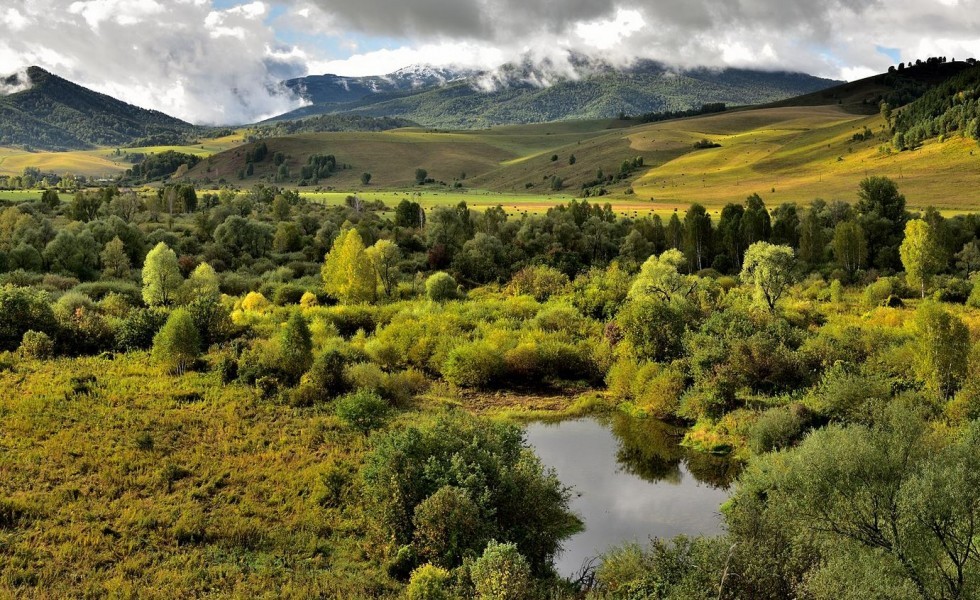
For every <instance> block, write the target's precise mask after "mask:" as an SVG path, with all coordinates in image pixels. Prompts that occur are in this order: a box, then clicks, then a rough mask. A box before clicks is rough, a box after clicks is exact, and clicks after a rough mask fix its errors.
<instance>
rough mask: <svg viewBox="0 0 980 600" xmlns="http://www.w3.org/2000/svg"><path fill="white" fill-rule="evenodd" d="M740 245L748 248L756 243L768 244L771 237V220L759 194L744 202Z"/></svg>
mask: <svg viewBox="0 0 980 600" xmlns="http://www.w3.org/2000/svg"><path fill="white" fill-rule="evenodd" d="M741 228H742V243H743V244H745V246H744V247H745V248H748V247H749V246H751V245H752V244H754V243H756V242H768V241H769V238H770V237H772V219H771V217H770V216H769V210H768V209H767V208H766V203H765V202H764V201H763V200H762V197H761V196H759V194H752V195H751V196H749V197H748V198H746V200H745V214H744V215H742V219H741Z"/></svg>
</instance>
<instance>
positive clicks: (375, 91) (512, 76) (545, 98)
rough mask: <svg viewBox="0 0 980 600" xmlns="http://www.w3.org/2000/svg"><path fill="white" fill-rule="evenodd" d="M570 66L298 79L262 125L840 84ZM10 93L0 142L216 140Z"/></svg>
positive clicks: (673, 103)
mask: <svg viewBox="0 0 980 600" xmlns="http://www.w3.org/2000/svg"><path fill="white" fill-rule="evenodd" d="M571 65H572V67H571V69H569V68H567V67H565V68H557V67H555V66H554V65H551V64H549V63H543V64H542V63H530V62H525V63H520V64H512V65H509V66H506V67H503V68H501V69H498V70H496V71H473V70H464V69H449V68H435V67H430V66H413V67H408V68H405V69H401V70H398V71H395V72H394V73H391V74H389V75H386V76H375V77H342V76H337V75H316V76H308V77H303V78H299V79H292V80H289V81H287V82H285V85H286V87H287V88H288V89H290V90H291V91H292V93H294V94H296V95H298V96H300V97H302V98H304V99H305V100H307V102H308V103H309V104H308V105H307V106H304V107H303V108H300V109H298V110H294V111H292V112H288V113H286V114H283V115H280V116H278V117H276V118H274V119H270V120H268V121H266V122H263V123H261V124H259V125H260V128H259V131H262V129H263V127H261V126H263V125H264V126H269V125H275V126H276V128H275V130H276V131H280V130H282V127H281V126H279V125H280V124H282V123H284V122H289V121H296V120H301V119H308V118H309V117H317V118H318V121H316V122H313V121H310V122H308V123H299V124H293V125H290V126H289V127H288V128H287V129H286V130H287V131H294V132H296V131H304V130H305V129H311V131H322V130H368V131H371V130H381V129H390V128H391V127H398V126H405V125H420V126H424V127H429V128H458V129H474V128H483V127H488V126H492V125H500V124H524V123H541V122H550V121H563V120H573V119H596V118H610V117H614V116H616V115H620V114H626V115H640V114H645V113H657V112H666V111H678V110H688V109H692V108H697V107H699V106H701V105H704V104H709V103H725V104H727V105H729V106H732V105H747V104H759V103H766V102H773V101H778V100H781V99H785V98H790V97H793V96H798V95H801V94H806V93H811V92H815V91H818V90H822V89H826V88H828V87H831V86H834V85H836V84H838V83H839V82H836V81H832V80H829V79H821V78H818V77H813V76H810V75H805V74H801V73H786V72H767V71H753V70H743V69H724V70H711V69H691V70H674V69H670V68H668V67H666V66H664V65H662V64H660V63H656V62H652V61H642V62H638V63H636V64H635V65H633V66H631V67H628V68H614V67H613V66H611V65H608V64H605V63H601V62H593V61H587V60H584V59H581V60H575V59H574V58H573V60H572V62H571ZM4 90H5V91H7V92H11V91H13V92H12V93H7V94H6V95H2V93H0V146H19V147H24V148H29V149H34V150H55V151H60V150H79V149H89V148H93V147H100V146H109V147H112V146H116V147H123V146H128V147H134V146H151V145H152V146H159V145H180V144H185V143H188V142H190V141H193V140H194V139H195V138H196V137H198V136H203V135H206V132H207V129H206V128H203V127H196V126H194V125H191V124H190V123H186V122H184V121H181V120H179V119H176V118H173V117H170V116H168V115H166V114H164V113H161V112H158V111H153V110H147V109H144V108H140V107H137V106H134V105H132V104H127V103H125V102H123V101H121V100H117V99H115V98H112V97H110V96H107V95H105V94H100V93H98V92H95V91H92V90H90V89H87V88H85V87H82V86H80V85H77V84H75V83H72V82H70V81H68V80H66V79H63V78H61V77H59V76H57V75H54V74H52V73H49V72H47V71H45V70H44V69H41V68H39V67H30V68H28V69H27V70H26V72H24V73H21V74H18V75H12V76H10V77H7V78H3V79H0V92H2V91H4ZM334 117H342V118H334ZM325 119H326V120H325ZM306 125H309V127H306ZM265 129H268V127H265Z"/></svg>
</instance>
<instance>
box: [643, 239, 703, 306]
mask: <svg viewBox="0 0 980 600" xmlns="http://www.w3.org/2000/svg"><path fill="white" fill-rule="evenodd" d="M683 265H684V255H683V254H681V252H680V251H679V250H674V249H671V250H667V251H666V252H664V253H663V254H661V255H660V256H651V257H650V258H648V259H647V260H646V262H644V263H643V266H642V267H641V268H640V274H639V275H638V276H637V278H636V280H634V282H633V286H632V287H631V288H630V293H629V296H630V298H641V297H653V298H657V299H659V300H662V301H664V302H669V301H670V300H672V299H675V298H686V297H687V295H688V294H690V293H691V291H693V289H694V287H695V285H697V282H696V280H695V278H694V277H691V276H686V275H681V274H680V272H679V271H678V269H679V268H680V267H681V266H683Z"/></svg>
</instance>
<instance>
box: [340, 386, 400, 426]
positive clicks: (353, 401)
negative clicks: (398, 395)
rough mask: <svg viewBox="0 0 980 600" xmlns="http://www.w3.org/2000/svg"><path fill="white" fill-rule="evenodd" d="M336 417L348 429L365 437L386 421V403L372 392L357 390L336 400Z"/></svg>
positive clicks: (388, 409) (388, 410) (387, 412)
mask: <svg viewBox="0 0 980 600" xmlns="http://www.w3.org/2000/svg"><path fill="white" fill-rule="evenodd" d="M335 411H336V413H337V416H338V417H340V419H341V420H342V421H343V422H345V423H347V425H349V426H350V427H353V428H354V429H356V430H358V431H360V432H361V433H363V434H364V435H367V434H368V433H370V432H371V431H372V430H374V429H378V428H380V427H381V426H383V425H384V424H385V421H387V420H388V414H389V413H390V412H391V409H390V407H389V406H388V403H387V402H385V401H384V400H382V399H381V397H380V396H378V395H377V394H375V393H374V392H370V391H366V390H358V391H356V392H352V393H350V394H347V395H345V396H342V397H340V398H339V399H338V400H337V405H336V408H335Z"/></svg>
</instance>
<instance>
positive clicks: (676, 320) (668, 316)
mask: <svg viewBox="0 0 980 600" xmlns="http://www.w3.org/2000/svg"><path fill="white" fill-rule="evenodd" d="M616 323H617V324H618V325H619V328H620V330H621V331H622V334H623V338H624V339H625V340H626V341H627V342H628V343H629V345H630V347H631V348H632V349H633V352H634V353H635V354H636V356H637V357H638V358H640V359H642V360H652V361H658V362H660V361H670V360H672V359H674V358H677V357H678V356H679V355H680V353H681V350H682V348H683V346H682V342H683V337H684V327H685V319H684V312H683V309H682V307H681V306H679V305H678V304H677V303H675V302H668V301H664V300H662V299H659V298H656V297H652V296H639V297H636V298H633V299H631V300H630V301H629V302H627V303H626V305H625V306H624V307H623V308H622V310H620V311H619V314H618V315H617V316H616Z"/></svg>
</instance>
